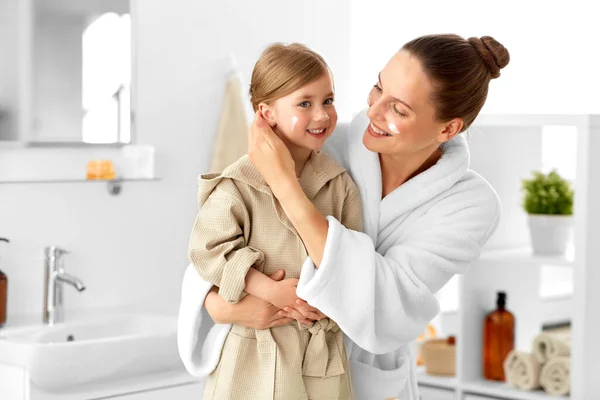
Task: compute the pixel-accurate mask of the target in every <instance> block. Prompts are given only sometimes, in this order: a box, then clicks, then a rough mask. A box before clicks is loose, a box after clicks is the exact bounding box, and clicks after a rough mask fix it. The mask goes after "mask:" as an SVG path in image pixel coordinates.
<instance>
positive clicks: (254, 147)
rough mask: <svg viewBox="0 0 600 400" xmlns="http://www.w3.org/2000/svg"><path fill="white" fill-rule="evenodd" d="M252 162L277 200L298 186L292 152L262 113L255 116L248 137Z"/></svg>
mask: <svg viewBox="0 0 600 400" xmlns="http://www.w3.org/2000/svg"><path fill="white" fill-rule="evenodd" d="M248 155H249V157H250V161H251V162H252V164H254V166H255V167H256V169H258V171H259V172H260V173H261V175H262V176H263V178H264V180H265V182H266V183H267V185H269V187H270V188H271V190H272V191H273V194H274V195H275V197H277V198H281V197H280V196H282V195H283V194H285V193H288V192H289V191H290V190H291V188H294V186H295V185H296V186H297V185H298V181H297V179H296V168H295V165H294V160H293V159H292V155H291V154H290V151H289V150H288V148H287V147H286V145H285V144H284V143H283V141H282V140H281V139H280V138H279V137H277V135H276V134H275V132H273V130H272V129H271V127H270V126H269V124H268V123H267V121H266V120H265V119H264V118H263V117H262V115H261V113H260V111H257V112H256V114H255V115H254V121H253V122H252V125H251V126H250V132H249V137H248Z"/></svg>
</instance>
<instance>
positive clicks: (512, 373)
mask: <svg viewBox="0 0 600 400" xmlns="http://www.w3.org/2000/svg"><path fill="white" fill-rule="evenodd" d="M541 368H542V366H541V364H540V363H539V362H538V360H537V359H536V358H535V357H534V356H533V354H531V353H526V352H523V351H517V350H513V351H511V352H510V353H509V354H508V356H507V357H506V359H505V360H504V375H505V376H506V381H507V382H508V383H510V384H511V385H513V386H514V387H516V388H517V389H521V390H534V389H538V388H539V387H540V370H541Z"/></svg>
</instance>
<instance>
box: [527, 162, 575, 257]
mask: <svg viewBox="0 0 600 400" xmlns="http://www.w3.org/2000/svg"><path fill="white" fill-rule="evenodd" d="M521 189H522V191H523V194H524V196H523V208H524V209H525V212H526V213H527V214H529V221H528V223H529V233H530V237H531V244H532V247H533V252H534V253H536V254H564V253H565V250H566V248H567V245H568V243H569V241H570V238H571V233H572V226H573V196H574V192H573V189H572V188H571V184H570V183H569V181H567V180H566V179H564V178H563V177H561V176H560V175H559V174H558V172H556V170H552V171H551V172H550V173H548V174H544V173H542V172H540V171H533V177H532V178H531V179H523V180H522V187H521Z"/></svg>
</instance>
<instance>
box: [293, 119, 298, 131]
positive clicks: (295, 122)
mask: <svg viewBox="0 0 600 400" xmlns="http://www.w3.org/2000/svg"><path fill="white" fill-rule="evenodd" d="M297 123H298V117H296V116H295V115H294V116H293V117H292V131H293V130H294V128H295V127H296V124H297Z"/></svg>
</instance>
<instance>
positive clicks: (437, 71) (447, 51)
mask: <svg viewBox="0 0 600 400" xmlns="http://www.w3.org/2000/svg"><path fill="white" fill-rule="evenodd" d="M402 49H403V50H406V51H408V52H409V53H410V54H412V55H413V56H416V57H417V58H418V59H419V60H420V61H421V64H422V66H423V69H424V70H425V73H426V74H427V75H428V76H429V77H430V79H431V80H432V81H433V83H434V88H435V89H434V93H433V97H432V101H433V104H434V107H435V109H436V117H437V118H438V119H439V120H441V121H449V120H451V119H453V118H462V120H463V121H464V126H463V129H462V130H463V131H464V130H465V129H467V128H468V127H469V126H470V125H471V124H472V123H473V121H474V120H475V118H476V117H477V115H478V114H479V111H481V108H482V107H483V105H484V104H485V100H486V98H487V94H488V85H489V83H490V80H492V79H495V78H498V77H499V76H500V70H501V69H502V68H504V67H506V65H507V64H508V62H509V61H510V55H509V53H508V50H506V48H505V47H504V46H503V45H502V44H500V43H499V42H497V41H496V40H495V39H494V38H493V37H491V36H483V37H481V38H477V37H471V38H469V39H464V38H462V37H460V36H458V35H451V34H442V35H427V36H422V37H419V38H417V39H414V40H411V41H410V42H408V43H406V44H405V45H404V47H402Z"/></svg>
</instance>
